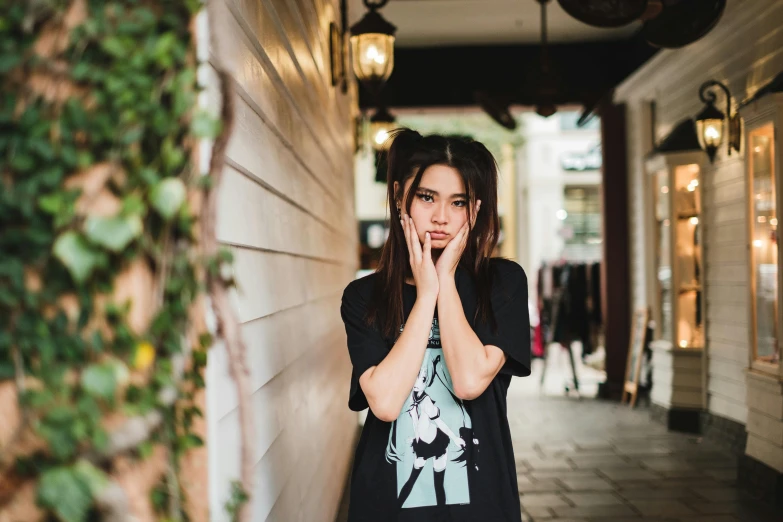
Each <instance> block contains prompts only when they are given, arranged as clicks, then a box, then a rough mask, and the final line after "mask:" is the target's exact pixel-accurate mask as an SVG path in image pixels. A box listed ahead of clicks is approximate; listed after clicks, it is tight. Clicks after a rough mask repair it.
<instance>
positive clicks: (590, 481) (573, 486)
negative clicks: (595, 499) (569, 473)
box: [560, 477, 615, 491]
mask: <svg viewBox="0 0 783 522" xmlns="http://www.w3.org/2000/svg"><path fill="white" fill-rule="evenodd" d="M560 482H562V483H563V485H564V486H565V487H566V488H567V489H568V490H569V491H613V490H614V489H615V487H614V485H613V484H611V483H609V482H607V481H606V480H604V479H602V478H600V477H595V478H578V479H561V480H560Z"/></svg>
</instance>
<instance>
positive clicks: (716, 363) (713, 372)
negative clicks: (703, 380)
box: [708, 347, 748, 386]
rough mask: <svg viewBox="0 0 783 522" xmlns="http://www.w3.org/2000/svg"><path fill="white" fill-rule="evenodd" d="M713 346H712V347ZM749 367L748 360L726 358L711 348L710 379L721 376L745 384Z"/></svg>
mask: <svg viewBox="0 0 783 522" xmlns="http://www.w3.org/2000/svg"><path fill="white" fill-rule="evenodd" d="M710 348H712V347H710ZM747 367H748V364H747V360H746V361H744V362H738V361H732V360H731V359H724V358H721V357H718V356H715V355H714V354H713V351H712V350H710V360H709V367H708V368H709V375H710V379H713V378H716V377H720V378H722V379H727V380H731V381H733V382H739V383H742V385H743V386H744V385H745V369H746V368H747Z"/></svg>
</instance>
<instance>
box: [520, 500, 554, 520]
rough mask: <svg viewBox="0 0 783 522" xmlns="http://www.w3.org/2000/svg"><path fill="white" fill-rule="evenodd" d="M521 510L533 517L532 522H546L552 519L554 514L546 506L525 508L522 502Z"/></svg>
mask: <svg viewBox="0 0 783 522" xmlns="http://www.w3.org/2000/svg"><path fill="white" fill-rule="evenodd" d="M522 509H523V510H524V511H525V513H527V514H528V515H530V516H531V517H533V520H546V519H550V518H554V514H553V513H552V511H551V510H550V509H549V508H548V507H546V506H526V505H525V502H524V500H523V501H522Z"/></svg>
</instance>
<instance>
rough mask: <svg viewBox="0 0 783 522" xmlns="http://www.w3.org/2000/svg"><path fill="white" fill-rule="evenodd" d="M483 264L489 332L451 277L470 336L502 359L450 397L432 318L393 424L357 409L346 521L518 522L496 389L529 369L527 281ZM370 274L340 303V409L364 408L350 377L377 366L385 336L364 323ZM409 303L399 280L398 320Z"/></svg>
mask: <svg viewBox="0 0 783 522" xmlns="http://www.w3.org/2000/svg"><path fill="white" fill-rule="evenodd" d="M491 266H492V268H493V270H495V276H494V277H493V284H492V293H491V295H492V297H491V299H492V308H493V314H494V316H495V319H496V320H497V330H496V331H495V332H492V331H491V329H490V326H489V325H486V324H483V323H478V324H477V323H475V322H474V321H473V317H474V315H475V310H476V306H477V299H476V287H475V283H474V281H473V278H472V277H470V275H469V274H468V273H467V272H466V271H465V269H463V268H462V267H460V268H458V269H457V272H456V274H455V282H456V285H457V291H458V293H459V296H460V299H461V301H462V307H463V310H464V312H465V317H466V318H467V319H468V322H469V323H470V324H471V326H472V327H473V330H474V331H475V332H476V335H477V336H478V338H479V339H480V340H481V342H482V343H484V344H485V345H489V344H491V345H495V346H498V347H499V348H501V349H502V350H503V351H504V352H505V353H506V355H507V359H506V363H505V364H504V366H503V368H502V369H501V370H500V372H499V373H498V375H497V376H496V377H495V379H494V380H493V381H492V382H491V383H490V385H489V386H488V387H487V389H486V390H485V391H484V393H482V394H481V395H480V396H479V397H477V398H476V399H474V400H465V401H463V400H460V399H459V398H457V396H456V395H454V390H453V387H452V384H451V376H450V375H449V371H448V368H447V367H446V362H445V359H444V356H443V350H442V348H441V345H440V328H439V324H438V319H437V313H436V314H435V317H433V322H432V328H431V330H430V337H429V342H428V345H427V349H426V353H425V355H424V359H423V361H422V365H421V370H420V372H419V377H418V378H417V380H416V383H415V385H414V388H413V390H411V394H410V395H409V396H408V399H407V400H406V401H405V404H404V405H403V408H402V410H401V411H400V414H399V417H398V418H397V420H396V421H394V422H391V423H389V422H384V421H381V420H379V419H378V418H377V417H375V415H373V413H372V410H370V411H369V412H368V414H367V421H366V422H365V425H364V429H363V430H362V434H361V437H360V439H359V444H358V446H357V448H356V456H355V459H354V465H353V470H352V475H351V491H350V508H349V515H348V520H349V522H387V521H388V522H441V521H443V522H478V521H481V522H519V521H520V520H521V513H520V505H519V492H518V487H517V476H516V466H515V463H514V452H513V449H512V446H511V433H510V431H509V426H508V417H507V414H506V393H507V391H508V386H509V383H510V382H511V376H512V375H516V376H520V377H523V376H526V375H530V329H529V328H530V327H529V324H530V321H529V316H528V305H527V295H528V290H527V277H526V275H525V272H524V270H523V269H522V267H520V266H519V265H518V264H516V263H514V262H513V261H509V260H505V259H497V258H495V259H492V261H491ZM376 277H379V276H378V274H371V275H368V276H366V277H363V278H361V279H358V280H356V281H353V282H351V283H350V284H349V285H348V286H347V287H346V289H345V291H344V293H343V299H342V307H341V309H340V311H341V314H342V318H343V321H344V322H345V330H346V333H347V336H348V351H349V353H350V357H351V362H352V363H353V374H352V376H351V391H350V397H349V400H348V405H349V407H350V408H351V409H352V410H355V411H361V410H363V409H365V408H367V407H368V404H367V398H366V397H365V396H364V393H363V391H362V389H361V386H360V385H359V377H360V376H361V375H362V374H363V373H364V372H365V371H366V370H367V369H369V368H370V367H372V366H376V365H378V364H379V363H380V362H381V361H382V360H383V359H384V357H385V356H386V354H387V353H389V350H390V349H391V348H392V346H393V344H394V341H395V339H389V338H386V337H384V336H383V335H382V334H381V332H380V331H379V330H378V329H377V328H373V327H368V326H367V325H366V323H365V321H364V316H365V311H366V310H367V304H368V302H369V300H370V299H371V296H372V292H373V286H374V283H375V278H376ZM415 301H416V287H415V286H413V285H407V284H406V285H405V290H404V294H403V302H404V309H405V312H404V317H405V319H406V320H407V318H408V315H409V314H410V311H411V309H412V308H413V304H414V302H415ZM403 328H404V324H403V325H400V331H402V329H403Z"/></svg>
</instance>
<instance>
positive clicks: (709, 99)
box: [699, 80, 742, 156]
mask: <svg viewBox="0 0 783 522" xmlns="http://www.w3.org/2000/svg"><path fill="white" fill-rule="evenodd" d="M713 87H718V88H720V89H721V90H723V92H724V93H725V94H726V119H727V120H728V125H727V127H728V153H729V156H730V155H731V149H734V150H736V151H737V152H739V151H740V139H741V137H742V129H741V123H740V117H739V114H733V115H732V113H731V92H730V91H729V88H728V87H726V85H725V84H723V83H721V82H719V81H717V80H708V81H706V82H704V83H703V84H701V87H699V99H700V100H701V101H702V103H706V104H709V105H713V106H714V105H715V100H717V96H716V95H715V92H714V91H711V90H709V89H711V88H713Z"/></svg>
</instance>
